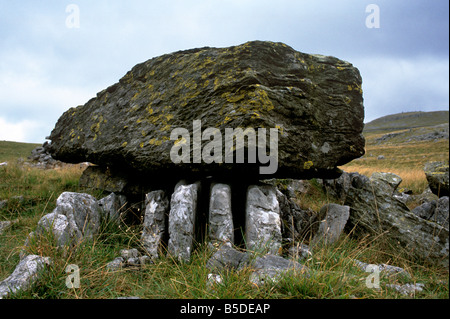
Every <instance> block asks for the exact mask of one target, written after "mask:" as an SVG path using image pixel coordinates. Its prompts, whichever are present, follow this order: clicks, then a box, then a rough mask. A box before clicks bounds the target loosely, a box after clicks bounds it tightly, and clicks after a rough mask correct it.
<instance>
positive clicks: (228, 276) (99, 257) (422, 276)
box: [0, 162, 448, 299]
mask: <svg viewBox="0 0 450 319" xmlns="http://www.w3.org/2000/svg"><path fill="white" fill-rule="evenodd" d="M80 174H81V170H80V169H79V168H77V167H67V168H64V169H61V170H47V171H43V170H39V169H35V168H26V167H25V168H23V167H21V166H19V165H17V164H14V163H13V162H12V163H11V164H10V165H8V166H7V167H1V168H0V183H1V184H0V185H1V186H0V198H1V199H9V200H10V201H9V202H8V205H7V206H6V207H4V208H2V209H1V210H0V220H12V219H17V220H18V221H17V223H15V224H14V225H13V226H12V227H11V228H9V229H7V230H6V231H5V232H4V233H3V234H1V235H0V280H3V279H5V278H6V277H7V276H9V275H10V274H11V273H12V271H13V270H14V269H15V267H16V265H17V264H18V262H19V254H20V252H21V250H23V249H24V246H23V245H24V243H25V240H26V238H27V235H28V234H29V233H30V232H31V231H33V230H34V229H35V228H36V225H37V222H38V221H39V219H40V218H41V217H42V216H43V215H45V214H48V213H50V212H51V211H52V210H53V209H54V207H55V203H56V198H57V197H58V196H59V195H60V194H61V193H62V192H64V191H75V192H87V193H89V192H90V191H88V190H84V189H81V188H80V187H79V186H78V179H79V176H80ZM91 194H92V195H94V196H95V197H97V198H101V197H102V196H104V195H102V194H101V193H92V192H91ZM308 194H309V195H308V200H306V197H305V198H299V202H300V203H301V204H302V206H303V207H304V208H307V207H319V206H321V205H322V204H323V203H326V202H328V201H330V200H331V199H330V198H328V197H327V196H326V194H324V193H322V192H321V189H320V188H319V187H317V185H315V184H314V183H313V185H312V187H311V188H310V191H309V193H308ZM19 195H20V196H23V198H24V199H23V200H18V201H15V200H12V198H13V197H14V196H19ZM140 234H141V226H130V225H125V224H121V225H120V227H119V226H115V225H112V224H109V223H104V224H102V227H101V231H100V233H99V234H98V235H97V236H96V237H95V238H94V239H93V240H92V241H90V242H85V243H84V244H80V245H79V246H77V247H76V249H72V250H69V251H61V250H58V249H56V247H55V245H54V244H53V240H52V238H51V236H50V237H49V236H48V235H47V236H43V237H42V238H38V239H37V240H34V241H32V242H31V244H30V246H29V247H27V248H26V251H27V252H28V253H33V254H38V255H41V256H49V257H51V259H52V261H53V262H52V264H51V266H50V267H48V268H47V269H46V270H45V271H44V272H43V273H42V276H41V277H40V279H39V280H38V281H37V282H35V283H34V284H33V285H32V287H31V288H30V289H29V290H27V291H22V292H18V293H16V294H14V295H10V296H9V298H12V299H24V298H33V299H53V298H55V299H77V298H93V299H109V298H116V297H121V296H138V297H141V298H152V299H159V298H165V299H166V298H167V299H179V298H181V299H184V298H193V299H199V298H207V299H216V298H219V299H221V298H226V299H229V298H233V299H234V298H237V299H239V298H245V299H255V298H256V299H275V298H281V299H292V298H302V299H303V298H308V299H309V298H312V299H316V298H326V299H341V298H344V299H347V298H350V299H353V298H363V299H379V298H432V299H435V298H439V299H446V298H448V272H446V271H443V270H442V269H438V268H430V267H428V266H426V265H424V264H422V263H420V262H417V261H413V260H410V258H408V253H407V252H405V251H401V250H400V249H399V248H398V247H397V245H395V243H389V242H388V241H386V240H385V239H383V237H379V238H376V239H369V238H364V239H362V240H355V239H352V238H351V236H348V235H344V236H342V238H341V240H340V241H338V242H337V243H335V244H333V245H332V246H330V247H317V248H316V249H315V250H314V252H313V255H312V256H310V258H308V259H307V260H302V261H301V263H302V264H304V265H305V266H307V267H308V268H309V269H310V273H309V276H305V274H301V273H292V274H286V275H285V276H283V278H282V280H281V281H280V282H278V283H277V284H275V285H270V284H267V285H261V286H257V285H255V284H253V283H251V282H250V281H249V278H250V276H251V274H252V271H253V270H252V269H250V268H246V269H243V270H240V271H237V270H231V271H224V272H223V273H222V277H223V282H222V283H221V284H212V285H211V284H209V283H208V279H207V276H208V273H209V270H208V269H207V268H206V263H207V261H208V259H209V258H210V256H211V254H212V252H211V251H210V250H209V249H208V248H207V245H206V244H204V243H199V244H197V248H196V249H195V251H194V252H193V254H192V258H191V261H190V262H188V263H183V262H178V261H176V260H174V259H173V258H171V257H170V256H162V257H161V258H159V259H157V260H156V261H155V263H154V264H149V265H145V266H144V267H143V268H142V269H140V270H136V269H130V268H125V269H122V270H118V271H108V270H107V269H106V264H107V263H108V262H110V261H112V260H113V259H114V258H115V257H117V256H119V252H120V250H121V249H126V248H138V249H140V250H141V251H142V247H141V244H140V241H139V238H140ZM355 259H358V260H360V261H363V262H366V263H374V264H378V263H388V264H392V265H396V266H399V267H402V268H404V269H406V270H407V271H408V272H410V273H411V275H412V278H411V279H410V280H408V282H420V283H424V284H425V287H426V288H425V290H424V291H423V292H420V293H417V294H415V295H411V296H403V295H401V294H399V293H398V292H396V291H395V290H393V289H388V288H387V287H386V284H388V283H405V282H406V281H405V279H404V278H402V277H386V276H381V278H380V283H381V288H380V289H378V290H377V289H372V288H367V287H366V285H365V280H366V278H367V276H368V275H369V274H368V273H366V272H364V271H362V270H361V269H359V268H358V267H355V265H354V264H353V260H355ZM70 264H75V265H78V267H79V269H80V277H81V278H80V279H81V280H80V288H78V289H69V288H67V287H66V285H65V280H66V278H67V276H68V274H67V273H66V267H67V266H68V265H70ZM442 282H444V283H442Z"/></svg>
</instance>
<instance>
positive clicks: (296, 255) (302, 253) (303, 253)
mask: <svg viewBox="0 0 450 319" xmlns="http://www.w3.org/2000/svg"><path fill="white" fill-rule="evenodd" d="M288 254H289V257H291V258H293V259H295V260H300V261H301V260H306V259H308V258H310V257H311V256H312V253H311V250H310V249H309V246H308V245H305V244H301V243H297V244H295V245H292V246H290V247H289V248H288Z"/></svg>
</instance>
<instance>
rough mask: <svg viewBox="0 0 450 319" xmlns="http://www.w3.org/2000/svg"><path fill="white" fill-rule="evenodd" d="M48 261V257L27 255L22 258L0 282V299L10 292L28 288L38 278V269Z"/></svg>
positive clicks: (49, 261) (47, 263)
mask: <svg viewBox="0 0 450 319" xmlns="http://www.w3.org/2000/svg"><path fill="white" fill-rule="evenodd" d="M50 263H51V260H50V258H49V257H41V256H37V255H28V256H26V257H25V258H23V259H22V260H21V261H20V262H19V264H18V265H17V266H16V268H15V269H14V271H13V273H12V274H11V275H10V276H9V277H7V278H6V279H5V280H3V281H1V282H0V299H3V298H4V297H7V296H8V295H9V294H10V293H16V292H17V291H19V290H26V289H27V288H29V287H30V285H31V284H33V283H34V282H35V281H36V280H37V279H38V278H39V274H40V271H41V270H42V269H44V268H45V266H46V265H50Z"/></svg>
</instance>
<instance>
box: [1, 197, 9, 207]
mask: <svg viewBox="0 0 450 319" xmlns="http://www.w3.org/2000/svg"><path fill="white" fill-rule="evenodd" d="M6 206H8V201H7V200H6V199H4V200H0V209H3V208H5V207H6Z"/></svg>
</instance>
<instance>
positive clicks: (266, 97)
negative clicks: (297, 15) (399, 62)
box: [50, 41, 364, 191]
mask: <svg viewBox="0 0 450 319" xmlns="http://www.w3.org/2000/svg"><path fill="white" fill-rule="evenodd" d="M361 83H362V80H361V76H360V73H359V71H358V69H356V68H355V67H354V66H353V65H352V64H350V63H348V62H345V61H342V60H339V59H337V58H335V57H331V56H322V55H312V54H305V53H301V52H298V51H295V50H294V49H292V48H291V47H289V46H287V45H285V44H283V43H273V42H261V41H254V42H247V43H245V44H243V45H238V46H234V47H228V48H209V47H205V48H199V49H192V50H187V51H179V52H175V53H171V54H166V55H163V56H159V57H156V58H153V59H150V60H148V61H146V62H144V63H141V64H138V65H136V66H135V67H133V68H132V69H131V70H130V71H129V72H128V73H127V74H126V75H125V76H124V77H123V78H121V79H120V80H119V82H118V83H116V84H114V85H112V86H110V87H108V88H106V89H105V90H103V91H101V92H99V93H98V94H97V96H96V97H95V98H92V99H91V100H89V101H88V102H87V103H86V104H85V105H81V106H78V107H76V108H70V109H69V110H68V111H66V112H65V113H64V114H63V115H62V116H61V117H60V118H59V120H58V122H57V123H56V126H55V128H54V129H53V131H52V132H51V135H50V139H51V148H50V152H51V155H52V156H53V157H54V158H55V159H58V160H61V161H64V162H70V163H79V162H85V161H88V162H91V163H94V164H98V165H100V166H103V167H108V168H110V169H111V171H112V172H114V171H121V172H125V171H126V172H129V173H132V174H133V175H135V176H139V177H141V176H142V174H152V176H153V178H154V179H157V177H158V176H160V177H164V179H166V180H167V179H168V178H169V177H173V178H174V179H175V178H179V176H183V178H189V176H188V175H195V178H199V177H200V175H204V176H209V175H216V176H217V175H224V176H230V172H231V175H232V176H239V177H240V178H242V177H243V176H247V177H248V176H256V177H258V176H260V175H261V174H272V175H271V177H276V176H278V177H291V178H296V177H297V178H301V179H305V178H312V177H320V176H323V177H325V176H326V177H329V178H330V177H332V176H335V177H337V176H338V175H339V173H340V170H339V169H337V166H339V165H343V164H345V163H347V162H349V161H351V160H352V159H355V158H358V157H360V156H361V155H363V154H364V137H363V136H362V134H361V133H362V129H363V119H364V108H363V97H362V89H361ZM238 128H242V129H243V130H245V131H241V132H239V130H238ZM246 128H249V129H247V130H246ZM263 128H265V129H266V132H264V131H263ZM175 129H178V130H175ZM226 129H228V131H227V130H226ZM231 133H235V134H231ZM245 134H246V135H247V136H250V138H248V139H247V138H245V139H244V135H245ZM233 136H234V139H233ZM253 137H254V139H253ZM234 140H236V141H235V142H234ZM240 141H242V142H243V143H240ZM231 143H233V145H231ZM265 149H266V150H267V151H268V152H267V153H265V152H263V151H264V150H265ZM257 150H258V151H257ZM241 151H243V152H242V153H241ZM240 156H242V157H240ZM255 157H256V158H255ZM266 176H267V175H266ZM114 191H116V190H114Z"/></svg>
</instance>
